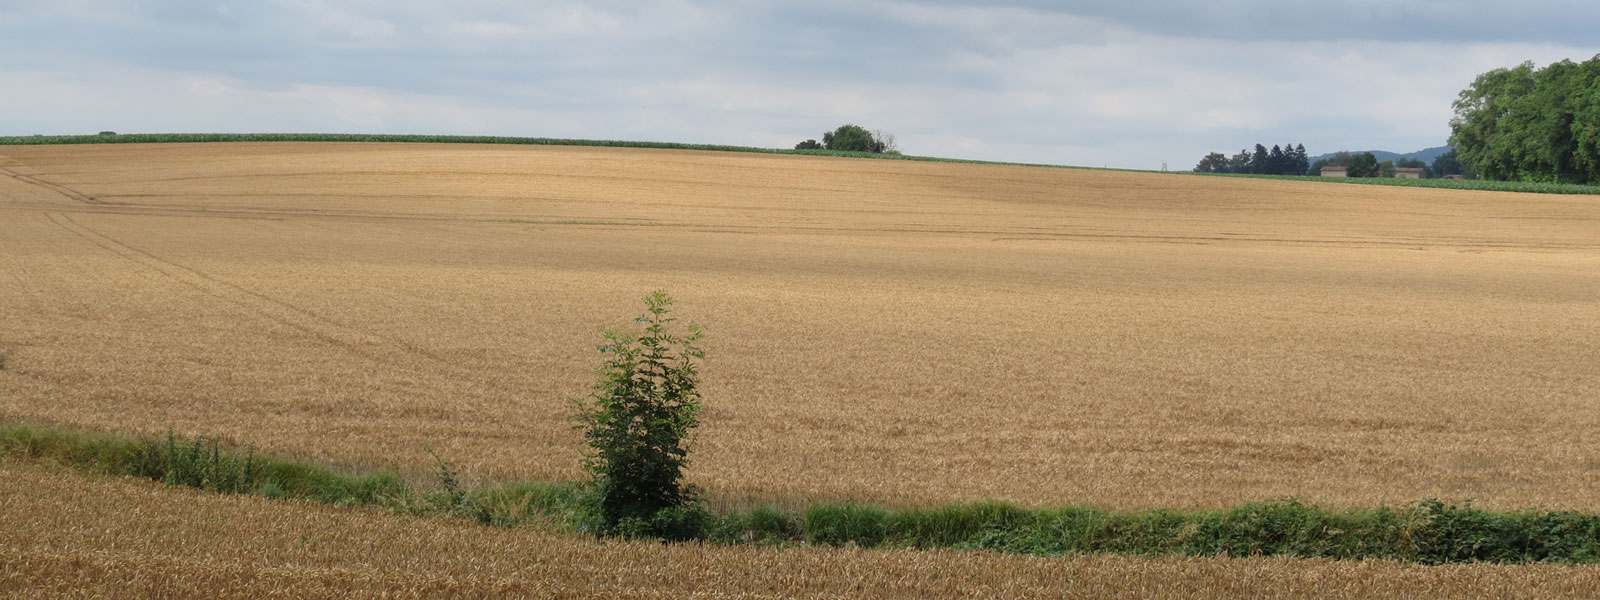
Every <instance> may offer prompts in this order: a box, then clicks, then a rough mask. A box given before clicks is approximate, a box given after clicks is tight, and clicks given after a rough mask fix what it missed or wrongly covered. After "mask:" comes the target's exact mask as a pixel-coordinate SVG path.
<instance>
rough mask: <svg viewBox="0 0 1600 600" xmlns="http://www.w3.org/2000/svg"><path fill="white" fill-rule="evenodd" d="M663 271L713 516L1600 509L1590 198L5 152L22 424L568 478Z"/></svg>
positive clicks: (303, 152)
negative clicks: (598, 388) (1242, 506)
mask: <svg viewBox="0 0 1600 600" xmlns="http://www.w3.org/2000/svg"><path fill="white" fill-rule="evenodd" d="M658 288H660V289H666V290H668V291H669V292H671V293H672V294H673V295H674V296H675V297H676V298H677V299H678V301H679V304H678V307H677V308H678V314H679V315H680V316H682V317H683V318H685V319H687V320H691V321H694V322H697V323H700V324H703V325H704V326H705V327H706V328H707V329H708V331H709V335H708V337H707V339H706V340H705V343H704V347H705V349H706V350H707V352H708V357H707V360H706V361H705V364H704V366H703V375H704V378H705V381H704V390H703V391H704V392H705V402H706V404H707V406H708V410H707V412H706V413H704V414H703V417H704V425H703V427H702V428H701V430H700V432H699V435H698V438H697V440H696V445H695V449H694V454H693V459H694V464H693V465H692V467H691V472H690V479H691V481H692V483H694V484H696V485H699V486H701V487H702V488H704V489H705V490H706V491H707V492H708V494H709V495H710V497H711V498H713V500H714V502H717V503H744V502H777V503H779V504H791V505H792V504H797V503H800V502H806V501H816V500H833V499H849V500H856V501H868V502H879V503H887V504H895V505H919V504H937V503H947V502H955V501H965V500H979V499H997V500H1005V501H1011V502H1015V503H1019V504H1023V505H1033V506H1051V505H1062V504H1087V505H1094V506H1099V507H1104V508H1111V509H1137V508H1151V507H1162V508H1204V507H1224V506H1234V505H1237V504H1239V503H1241V502H1244V501H1247V500H1253V499H1270V498H1281V497H1290V496H1292V497H1298V498H1301V499H1303V500H1304V501H1307V502H1310V503H1316V504H1321V505H1325V506H1330V507H1340V506H1371V505H1376V504H1383V503H1401V502H1409V501H1414V500H1419V499H1422V498H1427V497H1440V498H1448V499H1466V498H1474V499H1477V505H1479V506H1484V507H1497V508H1523V507H1529V506H1538V507H1543V508H1570V509H1580V510H1585V511H1591V512H1592V511H1600V437H1597V436H1595V435H1594V434H1595V432H1596V431H1600V368H1597V367H1596V365H1597V364H1600V318H1597V317H1600V197H1595V196H1543V195H1522V194H1510V193H1489V192H1468V191H1453V190H1429V189H1409V188H1388V187H1381V186H1349V185H1334V184H1320V183H1313V182H1292V181H1265V180H1244V179H1232V178H1211V177H1197V176H1186V175H1174V174H1152V173H1122V172H1107V171H1093V170H1078V169H1051V168H1035V167H1014V166H995V165H963V164H941V163H914V162H901V161H880V160H853V159H841V158H824V157H805V156H783V155H751V154H728V153H715V152H695V151H678V150H646V149H619V148H563V147H531V146H529V147H507V146H474V145H428V144H336V143H321V144H316V143H257V144H248V143H237V144H154V145H142V144H128V145H112V146H40V147H4V148H0V357H3V361H4V362H3V365H4V368H3V369H0V418H4V419H8V420H9V419H20V420H29V421H35V422H42V423H54V424H64V425H71V426H79V427H84V428H89V429H98V430H110V431H119V432H151V433H154V432H165V431H166V430H167V428H168V427H172V428H174V429H176V430H177V431H178V432H180V433H195V432H202V431H203V432H206V433H211V434H220V435H223V436H225V437H226V438H228V439H231V440H233V441H235V442H237V443H239V444H253V445H254V446H255V447H256V448H258V449H261V450H265V451H270V452H274V453H278V454H288V455H292V456H304V457H309V458H316V459H320V460H326V461H330V462H334V463H336V464H342V465H347V466H351V467H358V468H372V467H397V468H400V469H403V470H405V471H406V472H410V473H423V472H425V470H426V469H427V468H428V465H429V461H430V460H431V459H429V458H428V457H427V455H426V454H425V453H424V452H423V447H424V446H431V447H433V448H436V449H438V451H439V452H440V453H441V454H442V455H444V456H445V457H447V458H448V459H450V460H451V461H452V462H454V463H456V464H457V465H458V466H459V467H460V468H461V470H462V471H463V472H464V473H465V474H467V476H468V477H469V479H474V480H477V481H486V480H499V479H512V478H574V477H578V476H579V475H580V473H579V471H578V458H579V455H578V447H579V443H580V442H579V436H578V434H577V433H576V432H575V431H573V430H572V422H571V421H570V419H569V415H570V409H569V407H568V406H567V404H566V401H567V399H569V398H571V397H574V396H579V395H581V394H583V393H584V392H585V391H586V389H587V386H588V385H589V384H590V383H591V382H592V375H591V371H592V369H593V368H594V367H596V366H598V365H599V362H600V358H601V357H600V355H599V354H598V353H597V352H595V345H596V344H598V343H599V342H600V336H599V334H598V330H599V328H601V327H603V326H610V325H622V324H625V323H627V322H628V321H629V319H631V317H633V316H635V315H637V314H638V313H639V312H640V310H641V308H642V305H641V304H640V302H639V299H640V298H641V297H642V296H644V295H645V294H646V293H648V292H649V291H651V290H653V289H658ZM229 502H233V501H232V500H229ZM673 552H677V550H674V551H673ZM683 552H691V551H690V550H683ZM13 558H14V557H13ZM174 560H178V559H174ZM841 560H842V559H841ZM849 560H857V559H849ZM861 560H865V559H861ZM874 560H876V559H874ZM885 560H889V559H885ZM941 560H942V559H941ZM984 560H991V559H984ZM992 560H999V559H992ZM1006 560H1012V559H1006ZM1016 560H1023V559H1016ZM1086 560H1089V559H1086ZM1159 564H1162V565H1166V566H1162V567H1159V568H1160V569H1184V568H1189V567H1187V566H1184V565H1187V564H1189V563H1182V562H1175V563H1170V564H1169V563H1159ZM1041 568H1043V567H1041ZM1141 568H1143V567H1141ZM1150 568H1158V567H1150ZM1262 568H1267V567H1262ZM1330 568H1332V567H1330ZM1338 568H1353V567H1338ZM1361 568H1369V567H1361ZM1370 568H1377V567H1370ZM1385 568H1386V567H1385Z"/></svg>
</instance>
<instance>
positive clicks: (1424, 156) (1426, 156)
mask: <svg viewBox="0 0 1600 600" xmlns="http://www.w3.org/2000/svg"><path fill="white" fill-rule="evenodd" d="M1450 149H1451V147H1450V146H1439V147H1438V148H1428V149H1426V150H1418V151H1416V152H1410V153H1407V154H1398V153H1395V152H1389V151H1387V150H1351V151H1350V153H1351V154H1361V153H1362V152H1371V153H1372V155H1373V156H1375V157H1377V158H1378V162H1383V161H1386V160H1397V159H1401V158H1415V159H1417V160H1420V161H1422V162H1424V163H1426V164H1430V165H1431V164H1433V159H1435V158H1439V155H1440V154H1444V153H1446V152H1449V151H1450ZM1333 154H1334V153H1332V152H1329V153H1327V154H1323V155H1320V156H1313V157H1311V162H1317V161H1319V160H1322V159H1324V158H1333Z"/></svg>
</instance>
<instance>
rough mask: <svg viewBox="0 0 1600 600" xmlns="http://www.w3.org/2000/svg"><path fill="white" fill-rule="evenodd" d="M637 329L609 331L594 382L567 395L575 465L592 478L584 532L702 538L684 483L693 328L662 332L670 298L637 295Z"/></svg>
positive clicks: (701, 513)
mask: <svg viewBox="0 0 1600 600" xmlns="http://www.w3.org/2000/svg"><path fill="white" fill-rule="evenodd" d="M644 302H645V308H646V314H645V315H643V316H641V317H639V318H638V319H637V323H638V324H639V325H640V326H641V327H642V329H641V330H639V331H624V330H620V329H608V330H606V331H605V332H604V335H605V340H606V342H605V343H604V344H601V345H600V351H601V352H602V353H603V354H605V355H606V356H608V357H609V358H608V359H607V360H606V362H605V364H604V365H603V366H602V367H601V368H600V369H599V371H598V375H599V376H600V380H599V381H598V382H597V383H596V384H595V386H594V389H593V390H592V391H591V392H590V393H589V395H588V396H587V397H586V398H583V399H579V400H577V401H576V404H577V408H578V420H579V421H580V425H579V426H580V428H583V429H584V430H585V431H584V440H585V441H586V442H587V444H588V452H587V456H586V457H585V460H584V469H585V470H586V471H588V472H589V474H590V475H591V476H592V478H593V486H594V487H593V492H592V497H591V498H590V505H591V506H590V510H591V512H592V514H591V516H592V518H593V519H594V521H595V523H594V526H593V529H595V530H596V532H598V533H600V534H603V535H622V536H628V537H659V538H663V539H674V540H680V539H690V538H697V537H703V536H704V529H705V527H706V525H707V524H708V523H709V520H710V516H709V513H706V511H705V509H704V508H703V507H702V506H700V501H699V498H698V496H697V494H696V493H695V491H694V490H693V489H692V488H690V487H688V486H687V485H685V484H684V483H683V468H684V466H686V465H687V464H688V463H689V459H688V453H689V432H690V430H692V429H694V428H695V427H696V426H698V425H699V420H698V419H697V417H696V414H697V413H699V412H700V394H699V392H698V391H697V390H696V389H695V388H696V383H697V378H698V370H697V368H696V366H695V362H694V361H695V359H699V358H703V357H704V356H705V354H704V353H703V352H702V351H701V350H700V349H699V348H697V347H696V346H695V345H694V343H695V342H696V341H697V340H699V339H700V337H701V335H702V333H703V332H702V330H701V329H700V328H699V327H697V326H695V325H690V326H689V327H688V332H687V333H686V334H679V333H674V332H673V331H671V329H672V327H671V325H672V323H673V322H674V321H676V320H677V319H675V318H672V317H670V316H668V313H669V312H670V310H669V307H670V306H671V305H672V298H671V297H669V296H667V294H666V292H663V291H656V292H654V293H652V294H651V295H649V296H647V297H645V299H644Z"/></svg>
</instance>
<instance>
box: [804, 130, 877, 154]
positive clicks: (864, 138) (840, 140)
mask: <svg viewBox="0 0 1600 600" xmlns="http://www.w3.org/2000/svg"><path fill="white" fill-rule="evenodd" d="M795 149H796V150H838V151H841V152H871V153H873V154H884V153H897V152H899V146H898V145H897V143H896V141H895V137H894V134H892V133H889V132H886V131H883V130H881V129H876V130H872V131H867V128H865V127H862V126H860V125H854V124H850V123H846V124H844V125H840V126H839V128H838V129H835V130H833V131H828V132H824V133H823V134H822V143H821V144H818V143H817V141H816V140H806V141H804V142H800V143H799V144H796V145H795Z"/></svg>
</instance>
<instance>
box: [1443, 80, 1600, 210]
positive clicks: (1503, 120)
mask: <svg viewBox="0 0 1600 600" xmlns="http://www.w3.org/2000/svg"><path fill="white" fill-rule="evenodd" d="M1454 107H1455V118H1453V119H1451V120H1450V130H1451V134H1450V143H1451V144H1452V145H1454V146H1455V148H1456V151H1457V152H1459V153H1460V154H1459V161H1460V163H1461V164H1462V165H1464V166H1466V167H1468V168H1470V169H1472V170H1476V171H1477V172H1478V174H1479V175H1481V176H1482V177H1483V178H1484V179H1497V180H1510V181H1531V182H1548V183H1582V184H1600V55H1596V56H1595V57H1594V58H1592V59H1589V60H1588V61H1585V62H1582V63H1573V62H1572V61H1569V60H1563V61H1561V62H1558V63H1553V64H1551V65H1550V66H1548V67H1545V68H1543V69H1540V68H1536V67H1534V66H1533V62H1532V61H1529V62H1524V63H1522V64H1521V65H1518V66H1516V67H1514V68H1510V69H1495V70H1493V71H1489V72H1487V73H1484V74H1482V75H1479V76H1478V78H1477V80H1475V81H1473V82H1472V87H1469V88H1467V89H1465V90H1462V91H1461V95H1460V98H1459V99H1457V100H1456V101H1455V104H1454Z"/></svg>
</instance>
